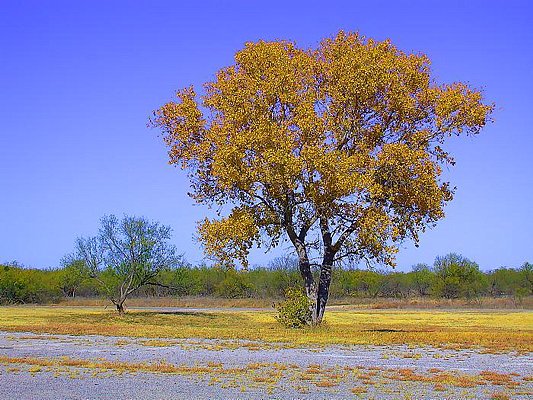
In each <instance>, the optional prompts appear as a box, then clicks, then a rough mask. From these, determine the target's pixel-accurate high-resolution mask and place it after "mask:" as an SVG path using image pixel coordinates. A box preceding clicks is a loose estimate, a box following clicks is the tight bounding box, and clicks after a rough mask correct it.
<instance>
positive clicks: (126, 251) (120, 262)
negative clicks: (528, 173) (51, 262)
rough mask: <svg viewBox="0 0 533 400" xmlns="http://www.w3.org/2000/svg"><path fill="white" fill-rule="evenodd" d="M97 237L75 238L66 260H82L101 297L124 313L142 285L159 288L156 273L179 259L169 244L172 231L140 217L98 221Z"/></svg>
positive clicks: (174, 264)
mask: <svg viewBox="0 0 533 400" xmlns="http://www.w3.org/2000/svg"><path fill="white" fill-rule="evenodd" d="M100 222H101V227H100V231H99V233H98V235H97V236H93V237H89V238H82V237H80V238H78V239H77V240H76V251H75V253H74V254H72V255H71V256H68V259H71V260H81V261H82V262H83V266H84V268H85V269H86V270H87V274H88V275H89V276H90V277H91V278H93V279H95V280H96V281H97V282H98V283H99V285H100V288H101V290H102V292H103V293H104V295H105V296H106V297H107V298H108V299H109V300H110V301H111V302H112V303H113V304H114V305H115V307H116V308H117V311H118V312H119V313H121V314H122V313H123V312H124V302H125V301H126V299H127V298H128V297H129V296H130V295H131V294H133V293H134V292H135V291H137V290H139V289H140V288H141V287H142V286H144V285H150V284H152V285H159V284H158V282H157V281H156V278H157V276H158V275H159V273H160V272H161V271H163V270H165V269H168V268H172V267H175V266H176V265H177V264H178V263H179V261H180V258H181V257H180V256H177V255H176V248H175V246H174V245H172V244H170V243H169V242H168V241H169V239H170V232H171V229H170V227H168V226H165V225H160V224H159V223H158V222H151V221H148V220H147V219H145V218H142V217H132V216H124V217H123V218H122V219H120V220H119V219H118V218H117V217H116V216H114V215H109V216H105V217H103V218H102V219H101V221H100Z"/></svg>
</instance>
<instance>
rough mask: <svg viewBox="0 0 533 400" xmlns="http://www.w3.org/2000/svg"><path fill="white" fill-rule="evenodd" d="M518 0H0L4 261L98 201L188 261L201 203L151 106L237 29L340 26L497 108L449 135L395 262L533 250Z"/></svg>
mask: <svg viewBox="0 0 533 400" xmlns="http://www.w3.org/2000/svg"><path fill="white" fill-rule="evenodd" d="M185 3H188V4H189V5H185ZM528 3H529V2H528V1H522V2H519V1H438V2H437V1H434V2H432V1H427V0H426V1H388V2H387V1H334V0H332V1H301V2H290V1H268V2H267V1H264V2H259V1H258V2H255V1H239V2H237V1H234V2H231V1H211V2H209V1H190V2H185V1H183V2H182V1H166V2H163V1H144V2H139V1H124V2H119V1H63V2H59V1H46V2H44V1H8V0H0V189H1V192H0V193H1V194H0V262H1V261H11V260H18V261H19V262H21V263H23V264H25V265H28V266H36V267H50V266H57V265H58V263H59V260H60V258H61V257H62V256H63V255H64V254H65V253H67V252H69V251H71V250H72V248H73V243H74V240H75V238H76V236H79V235H92V234H94V233H96V230H97V228H98V221H99V218H100V217H101V216H102V215H104V214H109V213H116V214H118V215H121V214H123V213H128V214H134V215H144V216H146V217H148V218H150V219H155V220H159V221H161V222H162V223H165V224H168V225H171V226H172V227H173V229H174V241H175V243H176V245H177V247H178V249H179V250H180V251H182V252H185V254H186V256H187V258H188V259H189V260H190V261H192V262H198V261H200V260H201V259H202V253H201V249H200V248H199V245H198V244H197V243H196V242H195V241H194V240H193V234H194V231H195V221H196V220H198V219H200V218H202V216H203V215H204V213H205V210H204V209H203V208H201V207H198V206H194V205H193V204H192V201H191V200H190V199H189V198H188V197H187V196H186V192H187V190H188V181H187V179H186V177H185V174H184V173H182V172H180V171H179V170H177V169H175V168H173V167H170V166H168V165H167V163H166V161H167V156H166V149H165V148H164V146H163V144H162V142H161V140H160V138H158V136H157V135H158V132H157V131H155V130H152V129H148V128H147V127H146V123H147V119H148V117H149V115H150V113H151V111H152V110H153V109H155V108H157V107H159V106H160V105H162V104H163V103H164V102H166V101H168V100H170V99H171V98H172V97H173V93H174V91H175V90H176V89H178V88H180V87H183V86H187V85H190V84H195V85H199V84H201V83H202V82H204V81H207V80H211V79H212V78H213V76H214V73H215V72H216V71H217V70H218V69H219V68H221V67H223V66H226V65H229V64H231V63H232V61H233V55H234V53H235V52H236V51H237V50H239V49H240V48H241V47H242V46H243V43H244V42H246V41H254V40H258V39H291V40H294V41H296V42H297V43H298V44H299V45H301V46H304V47H307V46H315V45H317V43H318V42H319V41H320V39H322V38H324V37H326V36H331V35H333V34H335V33H336V32H337V31H338V30H339V29H344V30H358V31H360V32H361V33H362V34H364V35H366V36H370V37H373V38H376V39H386V38H390V39H392V41H393V42H394V43H395V44H396V45H397V46H399V47H400V48H401V49H403V50H405V51H413V52H424V53H426V54H427V55H428V56H429V57H430V59H431V60H432V66H433V70H434V73H435V76H436V77H437V79H438V80H439V81H441V82H452V81H457V80H459V81H466V82H469V83H470V84H471V85H473V86H474V87H478V88H483V89H484V92H485V94H486V98H487V99H488V100H490V101H494V102H495V103H496V104H497V111H496V113H495V116H494V117H495V120H496V122H495V123H494V124H492V125H490V126H489V127H488V128H486V129H485V130H484V131H483V132H482V133H481V134H480V135H479V136H477V137H475V138H463V139H462V140H454V141H452V142H451V143H450V147H449V148H450V149H451V151H452V153H453V154H455V156H456V160H457V165H456V166H455V167H454V168H452V169H451V170H450V171H449V172H448V176H449V178H450V180H451V181H452V183H453V184H454V185H456V186H457V187H458V190H457V194H456V197H455V200H454V201H453V202H452V203H451V204H450V205H449V206H448V207H447V209H446V211H447V216H446V218H445V219H444V220H442V221H440V223H439V224H438V226H437V227H436V228H434V229H433V230H431V231H429V232H428V233H426V234H424V235H423V236H422V238H421V242H420V247H419V248H418V249H415V248H414V246H412V245H411V244H410V243H406V244H405V245H404V246H403V248H402V249H401V251H400V254H399V256H398V260H399V268H400V269H404V270H407V269H409V268H410V266H411V265H412V264H415V263H417V262H426V263H432V262H433V260H434V258H435V256H437V255H443V254H446V253H448V252H451V251H455V252H459V253H461V254H463V255H465V256H467V257H469V258H471V259H473V260H474V261H477V262H478V263H479V265H480V266H481V268H482V269H492V268H496V267H499V266H505V265H506V266H514V267H517V266H519V265H520V264H522V263H523V262H524V261H526V260H529V261H533V240H532V238H533V174H532V173H533V164H532V161H531V153H532V148H533V135H532V128H531V125H532V120H531V118H532V116H533V100H532V99H533V79H532V74H533V28H532V26H533V25H532V23H531V21H533V12H532V10H533V6H531V5H529V4H528ZM270 257H271V256H270V255H265V254H264V253H263V252H255V253H253V255H252V258H251V261H252V263H265V262H267V261H268V260H269V259H270Z"/></svg>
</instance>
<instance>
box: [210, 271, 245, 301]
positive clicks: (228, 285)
mask: <svg viewBox="0 0 533 400" xmlns="http://www.w3.org/2000/svg"><path fill="white" fill-rule="evenodd" d="M252 292H253V286H252V284H251V283H250V282H249V281H248V279H247V276H246V273H243V272H237V271H234V270H230V271H228V272H227V273H226V277H225V278H224V279H223V280H222V282H220V283H219V284H218V285H216V287H215V293H216V295H217V296H219V297H224V298H226V299H238V298H245V297H250V296H251V295H252Z"/></svg>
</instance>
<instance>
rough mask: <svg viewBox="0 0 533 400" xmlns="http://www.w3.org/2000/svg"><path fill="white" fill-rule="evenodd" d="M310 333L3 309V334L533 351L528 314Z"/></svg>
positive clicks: (392, 322)
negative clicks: (12, 332)
mask: <svg viewBox="0 0 533 400" xmlns="http://www.w3.org/2000/svg"><path fill="white" fill-rule="evenodd" d="M326 315H327V316H326V322H325V324H324V325H323V326H321V327H319V328H315V329H311V328H308V329H300V330H293V329H287V328H284V327H282V326H280V325H279V324H278V323H277V322H276V321H275V320H274V313H273V312H266V311H240V312H235V311H221V312H204V313H186V312H181V313H162V312H155V311H154V312H139V311H131V312H129V313H127V314H126V315H125V316H119V315H118V314H116V313H115V312H114V311H111V310H102V309H101V308H89V307H83V308H81V307H24V306H18V307H0V330H5V331H30V332H36V333H56V334H100V335H109V336H130V337H147V338H211V339H215V338H219V339H249V340H263V341H266V342H286V343H288V344H289V345H297V346H298V345H313V344H316V345H325V344H371V345H388V344H409V345H437V346H447V347H451V348H464V347H473V346H474V347H475V346H482V347H485V348H486V349H487V350H489V351H499V350H501V351H512V350H516V351H521V352H523V351H533V312H531V311H511V312H509V311H436V310H431V311H426V310H409V311H406V310H365V311H362V310H357V311H356V310H347V311H330V312H329V313H327V314H326Z"/></svg>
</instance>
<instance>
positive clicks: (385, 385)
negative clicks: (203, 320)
mask: <svg viewBox="0 0 533 400" xmlns="http://www.w3.org/2000/svg"><path fill="white" fill-rule="evenodd" d="M0 365H4V366H6V371H7V372H8V373H16V374H18V373H23V372H25V371H26V372H28V373H30V374H32V375H33V374H38V373H41V372H52V373H55V374H63V373H66V374H68V376H69V377H71V378H73V379H74V378H83V373H87V372H89V373H92V376H99V374H104V375H103V376H111V375H109V374H118V375H122V374H124V373H131V374H135V373H138V372H142V373H151V374H175V375H184V376H190V377H191V378H192V379H196V378H198V377H203V378H202V379H206V380H208V382H209V383H208V384H209V385H213V384H219V385H220V386H221V387H239V386H240V387H241V391H246V389H247V387H249V388H257V387H259V386H262V387H264V388H266V389H267V391H268V393H269V394H271V392H272V391H273V390H274V388H276V387H278V385H280V382H282V380H283V382H292V387H293V389H294V390H296V391H297V392H299V393H308V392H309V391H310V390H313V386H314V388H315V390H314V391H316V388H324V389H329V388H334V387H335V390H341V391H342V390H348V391H351V393H352V394H354V395H363V394H366V393H367V391H368V390H369V389H370V390H372V391H375V392H376V394H379V393H386V392H387V390H392V389H395V390H397V388H398V387H403V383H417V384H418V386H417V387H418V388H419V389H421V390H425V391H430V392H428V393H431V392H433V393H434V392H443V391H446V392H447V394H449V395H450V396H451V397H452V398H456V397H457V396H458V395H459V394H461V396H460V397H461V398H463V397H469V398H470V397H472V396H473V395H475V394H476V393H479V392H478V390H479V388H481V387H486V388H487V393H490V392H489V391H488V390H490V391H491V392H492V395H491V398H493V399H507V398H510V397H511V396H514V395H518V394H525V395H531V392H530V391H528V384H527V383H526V381H525V380H524V379H523V377H521V376H520V375H519V374H502V373H497V372H493V371H483V372H482V373H480V374H478V375H472V374H467V373H463V372H460V371H448V372H442V373H438V374H429V375H428V374H423V372H422V371H416V370H413V369H408V368H405V369H399V370H396V369H384V368H375V367H361V366H358V367H346V366H344V367H342V366H328V367H327V368H325V367H323V366H320V365H310V366H308V367H304V366H301V367H300V366H293V365H287V364H279V363H257V364H250V365H249V366H247V367H239V368H235V367H234V368H225V367H224V365H223V364H222V363H219V362H207V363H204V364H201V365H200V364H195V365H176V364H170V363H167V362H156V363H129V362H122V361H112V360H106V359H73V358H68V357H61V358H32V357H8V356H3V355H0ZM310 369H313V370H314V372H313V373H312V374H309V370H310ZM370 378H372V379H370ZM495 386H496V387H495ZM370 387H371V388H370ZM409 387H412V386H409ZM497 387H501V390H500V389H499V388H497ZM495 389H498V390H495ZM458 391H460V393H459V392H458ZM437 397H441V396H437Z"/></svg>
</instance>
